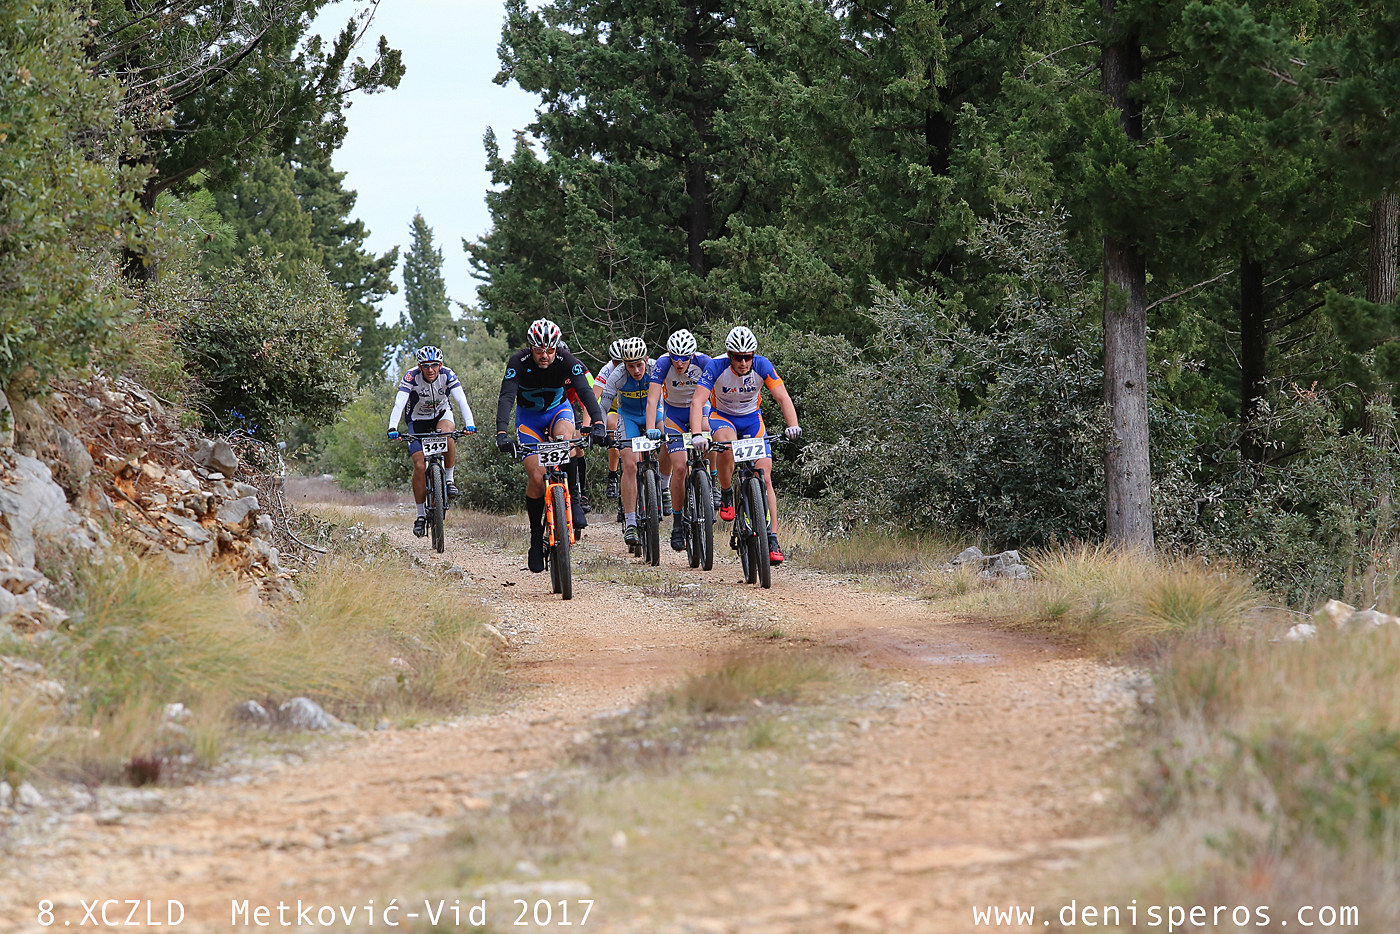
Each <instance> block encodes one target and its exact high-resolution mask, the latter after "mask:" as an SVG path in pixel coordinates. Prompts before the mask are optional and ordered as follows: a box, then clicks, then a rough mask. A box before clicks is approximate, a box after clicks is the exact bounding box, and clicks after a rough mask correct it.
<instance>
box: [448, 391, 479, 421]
mask: <svg viewBox="0 0 1400 934" xmlns="http://www.w3.org/2000/svg"><path fill="white" fill-rule="evenodd" d="M452 398H453V400H454V401H456V403H457V408H459V409H461V410H462V427H463V428H476V419H475V418H472V407H471V406H470V405H469V404H468V403H467V393H466V391H465V390H463V389H462V384H461V383H458V384H457V385H456V386H453V387H452Z"/></svg>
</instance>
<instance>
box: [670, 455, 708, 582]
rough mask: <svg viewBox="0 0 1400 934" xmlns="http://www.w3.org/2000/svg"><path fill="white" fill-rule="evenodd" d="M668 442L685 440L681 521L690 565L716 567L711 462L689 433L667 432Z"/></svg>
mask: <svg viewBox="0 0 1400 934" xmlns="http://www.w3.org/2000/svg"><path fill="white" fill-rule="evenodd" d="M666 439H667V440H668V441H683V442H684V443H685V465H686V475H685V503H684V504H683V505H682V507H681V521H682V522H684V523H685V556H686V560H688V561H689V562H690V566H691V567H693V568H702V569H703V570H706V571H709V570H712V569H713V568H714V566H715V501H714V496H713V494H712V493H711V492H710V490H711V484H710V465H709V462H708V461H707V460H706V459H705V455H704V454H701V453H700V452H699V451H697V450H695V446H694V445H693V444H691V443H690V434H689V433H688V432H687V433H686V434H681V435H667V436H666Z"/></svg>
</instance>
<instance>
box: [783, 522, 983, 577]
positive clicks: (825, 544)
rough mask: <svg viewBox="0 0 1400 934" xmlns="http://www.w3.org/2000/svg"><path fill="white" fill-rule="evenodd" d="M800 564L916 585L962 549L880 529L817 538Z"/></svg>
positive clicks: (924, 538) (831, 572)
mask: <svg viewBox="0 0 1400 934" xmlns="http://www.w3.org/2000/svg"><path fill="white" fill-rule="evenodd" d="M802 550H803V552H805V554H802V557H801V561H800V563H801V564H803V565H805V566H807V567H811V568H815V569H816V570H819V571H822V572H824V573H827V574H838V575H843V576H850V577H861V578H872V579H874V580H877V581H882V582H885V583H887V584H895V585H906V586H914V585H918V584H920V583H923V582H924V581H925V580H927V579H928V578H929V577H930V576H931V575H932V574H933V573H934V572H940V573H941V571H940V569H941V568H942V567H943V565H945V564H947V563H948V562H949V561H950V560H951V559H952V558H953V557H954V556H955V555H957V554H958V552H959V551H961V550H962V548H961V547H960V546H958V545H955V544H953V543H951V542H948V541H944V540H942V539H938V538H930V537H927V536H915V535H909V534H905V533H899V532H889V531H885V530H880V529H863V530H860V531H856V532H852V533H850V534H848V535H842V536H833V537H828V538H825V539H814V540H812V541H811V542H810V543H809V544H808V545H807V546H805V547H804V548H803V549H802Z"/></svg>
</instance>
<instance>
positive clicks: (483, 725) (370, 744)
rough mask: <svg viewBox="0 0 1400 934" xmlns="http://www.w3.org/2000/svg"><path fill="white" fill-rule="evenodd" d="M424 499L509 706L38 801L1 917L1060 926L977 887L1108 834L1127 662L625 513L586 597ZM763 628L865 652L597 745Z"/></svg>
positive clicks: (334, 924)
mask: <svg viewBox="0 0 1400 934" xmlns="http://www.w3.org/2000/svg"><path fill="white" fill-rule="evenodd" d="M369 520H370V521H375V520H374V518H373V517H372V516H370V517H369ZM408 521H409V520H408V519H407V518H404V517H403V516H402V515H398V516H395V517H394V518H393V519H392V525H391V526H389V527H388V528H389V529H390V534H391V536H392V537H393V538H394V539H395V541H396V542H397V543H399V544H402V545H404V546H405V547H407V548H409V549H411V550H412V551H413V552H415V553H417V554H418V555H420V556H421V557H422V558H423V560H424V562H425V563H426V564H427V566H428V567H429V569H434V568H437V569H442V568H446V567H449V566H456V567H460V568H463V569H465V571H466V577H465V578H464V579H461V580H456V579H453V578H452V577H450V576H447V575H443V576H442V577H439V578H434V580H435V581H438V583H435V584H434V586H452V587H456V588H459V589H460V591H461V593H462V598H463V599H473V600H474V599H480V600H483V601H484V602H485V603H487V604H488V605H489V606H490V609H491V612H492V615H493V618H494V620H495V622H496V625H497V626H498V628H499V629H500V630H501V631H502V632H503V633H504V634H505V635H506V636H507V637H508V638H509V640H510V643H511V644H510V647H509V648H508V649H507V650H506V653H507V657H508V658H509V660H510V665H509V673H508V676H507V678H508V682H509V684H508V691H507V694H506V696H505V697H504V698H503V699H501V700H499V701H498V702H497V703H496V707H495V709H493V710H492V711H491V712H487V713H482V714H479V715H476V716H470V717H463V718H460V719H458V720H455V721H452V722H448V723H441V724H433V725H426V726H418V727H413V728H397V729H385V730H379V731H372V732H361V733H357V734H354V735H347V736H345V737H343V738H338V739H333V740H318V741H316V742H310V743H306V744H304V745H302V746H298V747H295V748H288V747H287V746H286V745H285V744H282V745H272V744H269V745H267V746H266V747H255V748H257V749H259V750H260V751H259V752H257V753H256V754H253V755H249V756H245V757H243V758H241V759H239V760H238V761H235V762H233V763H231V764H230V767H229V769H228V773H227V774H225V775H223V776H222V777H220V778H218V779H216V780H213V781H210V782H208V783H204V784H199V785H194V786H191V787H187V788H172V789H157V790H155V791H146V790H139V791H138V790H134V789H115V790H104V791H101V792H99V796H98V798H97V799H96V800H92V801H90V802H86V803H85V807H84V809H82V810H78V811H77V812H76V813H73V812H70V811H69V810H67V809H65V808H52V809H49V810H44V809H40V810H38V811H35V812H33V813H32V814H29V815H28V816H27V817H25V818H24V820H23V821H22V822H21V823H20V824H19V825H18V826H16V827H14V828H12V829H11V831H10V832H9V834H8V835H7V836H6V838H5V839H4V844H3V846H4V848H3V851H0V931H30V930H39V929H40V928H42V927H44V925H43V920H44V916H43V915H41V910H40V906H41V902H43V901H45V900H48V901H51V902H53V903H54V907H53V911H54V915H53V920H52V922H51V924H52V926H56V927H63V926H65V924H66V925H67V926H70V927H79V926H86V927H87V928H89V929H91V928H92V927H94V926H95V925H96V926H102V927H111V928H113V929H115V928H117V927H123V926H127V924H126V922H127V921H128V918H134V920H135V921H136V922H139V923H140V924H141V925H142V926H153V925H154V924H155V923H156V922H168V921H173V920H176V919H175V917H174V916H173V915H171V914H170V913H171V912H176V911H177V907H178V913H180V914H182V915H183V920H182V922H181V924H180V925H179V929H180V930H184V931H215V930H226V929H229V928H230V927H237V928H240V929H243V928H257V927H259V919H261V920H262V921H264V922H267V924H268V925H269V926H271V927H273V928H279V929H283V928H284V924H283V922H286V924H285V927H297V928H306V927H315V928H318V929H327V928H329V929H332V930H362V929H363V930H368V929H371V928H373V929H381V928H386V927H390V928H391V925H390V918H391V917H392V919H393V920H394V921H395V922H397V923H399V924H401V925H402V926H401V927H399V928H398V930H427V929H429V927H430V924H429V921H428V919H427V917H426V915H427V913H428V912H429V911H430V910H431V909H432V908H433V907H434V906H435V905H438V904H439V902H438V901H436V900H433V899H442V900H443V901H442V902H441V905H442V907H441V908H439V911H440V912H445V914H438V915H437V918H438V927H439V928H441V929H444V930H463V931H466V930H473V929H476V928H474V926H473V922H474V921H477V920H480V918H479V917H476V916H471V915H470V911H471V909H472V908H473V907H475V906H479V905H481V904H482V903H483V902H487V903H489V904H488V912H489V916H488V917H487V918H486V921H487V924H486V926H485V929H486V930H490V931H515V930H554V929H556V928H558V927H562V926H563V925H562V923H561V922H563V921H568V922H569V925H570V927H573V926H574V925H578V924H580V922H581V921H583V920H584V919H583V912H584V910H585V905H584V903H585V902H588V903H589V905H588V907H587V910H588V911H589V915H588V917H587V919H586V923H583V924H582V926H583V927H585V928H587V929H593V930H598V931H611V932H622V931H628V932H648V934H651V932H671V931H675V932H685V931H706V932H729V931H734V932H739V931H743V932H798V931H801V932H826V931H830V932H846V931H911V932H962V931H972V930H977V929H986V930H1003V931H1011V930H1045V927H1044V925H1043V922H1042V919H1043V918H1045V917H1046V916H1047V915H1048V912H1047V911H1046V910H1045V909H1046V908H1047V907H1048V905H1045V904H1043V905H1042V906H1041V907H1040V908H1039V909H1038V913H1037V915H1036V917H1035V919H1034V924H1033V925H1031V926H1018V925H1016V924H1004V925H999V926H998V925H991V926H987V927H985V928H975V927H974V925H973V908H974V907H977V908H979V909H981V908H985V907H986V906H988V905H993V904H997V905H1003V906H1007V905H1011V904H1019V905H1020V906H1021V907H1022V908H1023V909H1024V908H1029V907H1030V906H1031V905H1032V904H1034V901H1033V899H1034V898H1035V897H1036V896H1037V893H1043V892H1044V891H1045V890H1046V885H1047V882H1052V881H1053V880H1054V879H1055V878H1057V877H1058V876H1060V875H1062V874H1063V873H1064V872H1065V871H1066V870H1068V869H1072V868H1073V867H1074V866H1075V865H1076V861H1077V860H1078V859H1080V858H1081V857H1082V856H1083V854H1085V853H1086V852H1087V851H1090V850H1093V849H1095V848H1097V847H1099V846H1100V845H1102V844H1103V842H1104V840H1105V834H1107V833H1111V832H1112V827H1113V826H1114V824H1113V820H1112V815H1113V813H1114V811H1115V806H1114V798H1113V794H1112V792H1111V791H1110V790H1109V789H1107V788H1105V787H1103V782H1104V781H1105V774H1106V771H1105V768H1106V767H1105V764H1104V761H1103V756H1104V752H1105V750H1107V749H1108V748H1110V747H1111V746H1112V745H1113V744H1114V743H1115V742H1116V741H1117V739H1118V737H1120V735H1121V732H1122V724H1123V723H1124V722H1125V719H1126V718H1127V717H1128V716H1129V715H1130V712H1131V709H1132V708H1133V705H1134V703H1135V698H1134V695H1133V693H1132V691H1131V690H1130V689H1128V688H1126V687H1125V686H1124V673H1123V672H1121V671H1118V670H1114V669H1110V668H1107V667H1104V666H1101V665H1098V664H1096V663H1093V662H1089V661H1085V660H1082V659H1077V658H1073V657H1067V656H1065V655H1064V654H1063V653H1060V652H1057V651H1056V650H1053V649H1051V648H1050V647H1048V646H1046V645H1042V644H1039V643H1036V642H1034V641H1031V640H1027V639H1023V638H1018V637H1012V636H1008V635H1006V634H1003V633H998V632H996V631H994V630H992V629H991V628H989V627H986V626H983V625H979V624H977V623H976V622H972V621H966V620H958V619H953V618H949V617H946V616H941V615H939V614H937V613H935V612H933V611H931V610H930V609H929V606H928V604H927V603H926V602H924V601H921V600H919V599H916V598H915V597H913V596H909V595H903V594H897V593H895V594H891V593H880V592H874V593H866V592H862V591H861V590H860V589H859V588H858V587H856V586H855V585H853V584H852V583H851V582H849V581H840V580H834V579H831V578H829V577H824V576H822V575H819V574H816V573H814V572H810V571H803V570H802V569H800V568H795V567H791V566H789V567H784V568H781V569H779V570H777V571H775V574H774V585H773V588H772V590H771V591H766V592H765V591H761V590H758V589H756V588H750V587H745V586H744V585H743V584H742V583H739V570H738V564H737V562H736V561H734V560H733V557H732V555H731V554H729V553H728V552H727V551H723V553H722V554H721V555H720V556H719V560H718V562H717V568H716V570H715V571H714V572H711V573H709V574H704V573H702V572H699V571H692V570H690V569H688V568H686V567H685V566H684V556H683V555H676V554H674V553H671V552H669V551H667V552H666V554H665V555H664V556H663V564H662V567H661V568H660V569H657V571H655V572H649V573H648V574H646V575H642V576H641V577H639V576H638V575H637V574H636V572H634V571H631V570H629V568H630V567H631V566H633V565H634V564H636V563H637V562H634V561H633V560H632V559H630V558H628V557H625V556H624V552H623V547H622V544H621V539H620V534H619V527H618V526H616V525H613V524H611V523H608V522H600V523H597V524H595V526H594V528H593V529H591V530H590V534H589V536H588V538H587V539H586V541H585V542H584V543H583V544H582V545H581V546H580V547H579V549H578V550H577V551H576V562H577V563H578V564H579V565H580V567H581V568H582V570H581V572H580V574H579V576H578V580H577V583H576V586H575V594H576V596H575V599H574V600H573V601H571V602H569V603H564V602H562V601H560V600H559V599H558V598H557V597H555V596H553V595H551V594H550V593H549V581H548V575H544V574H540V575H532V574H530V573H528V572H527V571H524V570H522V566H523V555H522V554H521V553H520V551H519V550H518V549H517V548H509V549H502V548H500V547H496V546H492V545H486V544H481V543H475V542H467V541H465V540H463V539H462V538H461V536H460V535H452V536H451V537H450V539H449V547H448V551H447V553H446V554H445V555H443V556H437V555H434V554H433V553H432V552H431V551H430V550H429V549H428V548H427V547H426V543H425V542H424V541H421V540H416V539H413V538H412V536H411V535H410V534H409V533H408V532H407V530H406V526H407V523H408ZM639 581H640V583H639ZM758 644H762V645H764V646H768V647H770V649H771V650H773V651H779V652H781V651H813V650H822V651H827V650H829V649H834V650H835V653H836V655H838V656H840V657H843V658H847V659H851V660H853V661H854V662H855V663H856V664H857V665H858V666H860V667H861V668H862V669H864V670H865V671H866V672H867V673H868V674H867V676H866V677H865V680H864V681H862V682H861V683H860V684H859V685H858V686H856V687H852V688H849V689H848V690H847V691H846V693H845V694H844V695H843V696H841V697H837V698H834V699H832V701H831V702H830V704H829V705H828V706H827V707H826V708H824V710H823V712H822V713H820V714H819V715H815V719H811V718H809V719H807V720H803V719H802V717H801V716H798V715H793V716H792V717H791V718H790V717H789V716H788V715H786V714H785V715H784V716H783V717H781V718H779V720H778V722H776V723H775V725H776V728H778V729H779V730H784V731H787V732H786V733H783V734H782V735H781V736H779V737H778V739H777V740H776V741H774V742H772V743H770V742H766V741H765V742H755V743H754V744H753V745H754V747H755V749H756V750H757V751H755V752H752V753H744V754H743V755H738V754H735V755H733V756H730V757H729V758H726V759H723V760H722V761H721V760H719V759H716V760H714V761H713V762H710V764H708V765H706V767H705V768H704V769H692V770H689V771H687V770H686V769H680V770H674V771H675V774H671V775H665V776H662V777H658V778H655V779H650V778H643V777H638V776H636V775H630V774H627V771H626V770H625V769H623V770H618V769H612V770H611V771H609V770H608V769H607V768H602V769H599V768H592V769H591V770H590V766H589V765H588V763H587V761H586V759H587V757H583V758H582V759H581V758H580V756H579V755H578V751H579V750H580V749H586V748H588V747H589V744H590V743H592V742H595V739H596V737H597V736H598V735H599V734H600V731H603V732H605V731H606V728H607V725H608V724H610V723H613V722H618V721H619V720H620V719H621V720H625V719H626V718H627V717H628V716H630V714H627V713H626V712H625V711H626V710H627V709H628V708H631V707H633V705H635V704H637V703H638V702H639V701H641V700H642V699H643V698H644V697H645V696H646V695H647V694H648V693H649V692H652V691H654V690H656V689H658V688H661V687H664V686H665V685H668V684H673V683H675V682H676V681H677V680H678V679H679V678H681V677H682V676H684V675H686V674H687V673H692V672H697V671H702V670H705V669H706V668H708V667H712V666H713V665H715V664H716V663H717V662H718V661H719V660H720V659H722V658H724V657H725V656H726V655H727V654H728V653H732V652H735V651H748V650H751V649H753V647H754V646H755V645H758ZM769 746H772V747H773V749H771V750H767V749H766V748H765V747H769ZM581 763H582V764H581ZM716 763H718V764H716ZM48 794H49V796H50V798H51V799H52V800H58V799H60V798H62V796H63V795H65V794H67V795H71V796H75V797H78V798H81V796H82V795H83V794H86V792H84V791H82V790H81V789H77V790H74V789H69V790H64V789H50V790H49V791H48ZM532 808H533V809H534V810H531V809H532ZM551 828H554V830H558V832H557V833H555V832H554V830H551ZM511 833H514V837H511V836H510V835H511ZM566 837H568V838H570V839H572V841H573V842H572V843H570V844H569V845H567V846H552V845H551V844H552V843H558V841H559V840H562V839H565V838H566ZM522 841H523V842H522ZM580 841H583V842H580ZM587 841H592V842H591V843H588V845H584V843H585V842H587ZM589 847H592V848H591V849H590V848H589ZM590 854H591V855H590ZM483 882H485V884H483ZM424 893H433V899H430V900H429V901H428V904H427V905H426V906H425V904H424ZM391 898H398V899H399V901H398V902H397V904H395V905H394V906H393V907H394V908H397V909H398V913H396V914H393V915H388V914H385V911H386V909H388V908H390V907H391V906H390V899H391ZM110 900H116V902H115V903H113V902H111V901H110ZM170 900H174V901H176V902H178V903H179V905H178V906H173V905H171V904H170ZM245 900H246V902H247V905H246V909H244V912H245V913H243V914H240V907H241V903H243V902H244V901H245ZM298 901H300V903H301V908H302V912H301V914H300V915H298V912H297V902H298ZM541 903H543V905H544V908H543V909H541ZM279 904H280V905H284V906H286V908H285V909H279V907H278V906H279ZM259 906H263V907H264V908H265V909H266V914H264V915H258V913H257V912H258V908H259ZM415 906H416V907H415ZM522 906H525V907H524V909H522ZM313 907H314V909H315V910H311V909H312V908H313ZM90 908H91V909H92V910H91V911H89V909H90ZM531 908H533V912H534V913H533V914H531V913H530V911H529V910H528V909H531ZM133 909H134V910H135V911H136V914H135V915H130V914H129V912H131V911H132V910H133ZM542 910H543V911H546V912H548V917H547V918H546V917H545V915H543V914H541V911H542ZM103 911H105V912H106V921H107V923H106V924H105V925H104V924H103V915H102V912H103ZM454 911H455V916H454ZM561 911H563V912H567V913H568V915H567V917H564V916H561V914H560V912H561ZM352 912H353V914H352ZM410 914H416V915H418V917H417V918H413V919H411V920H410ZM330 917H333V919H334V920H332V921H331V922H330V923H326V922H327V921H328V919H329V918H330ZM521 917H523V918H524V923H523V924H522V923H518V922H519V919H520V918H521ZM542 919H543V920H544V922H545V923H537V922H541V920H542ZM84 920H86V922H87V923H86V925H81V924H80V922H82V921H84ZM366 922H369V923H366ZM167 926H168V925H167ZM45 929H49V928H45ZM391 929H392V928H391Z"/></svg>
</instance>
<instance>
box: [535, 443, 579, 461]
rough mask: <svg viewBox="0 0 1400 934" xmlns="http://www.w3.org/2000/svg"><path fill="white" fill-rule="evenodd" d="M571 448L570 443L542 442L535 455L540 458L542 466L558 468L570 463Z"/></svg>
mask: <svg viewBox="0 0 1400 934" xmlns="http://www.w3.org/2000/svg"><path fill="white" fill-rule="evenodd" d="M570 447H571V445H570V443H569V442H568V441H541V442H540V443H539V445H538V446H536V448H535V453H536V454H538V455H539V456H540V466H542V467H558V466H559V465H560V464H567V463H568V462H569V448H570Z"/></svg>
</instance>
